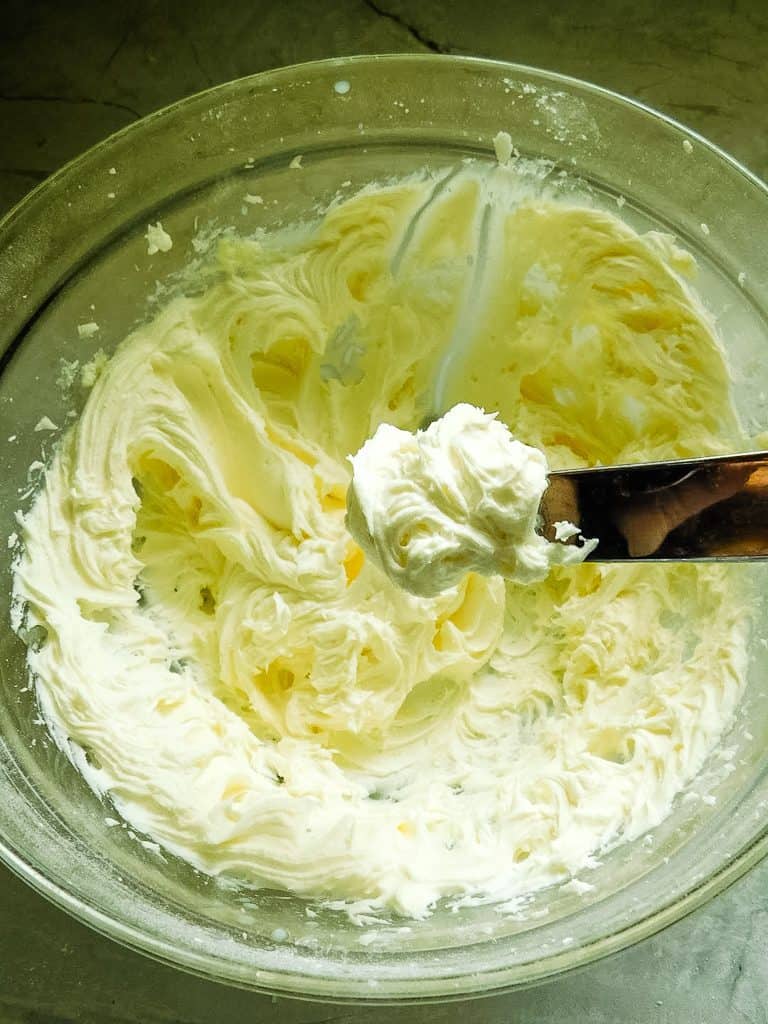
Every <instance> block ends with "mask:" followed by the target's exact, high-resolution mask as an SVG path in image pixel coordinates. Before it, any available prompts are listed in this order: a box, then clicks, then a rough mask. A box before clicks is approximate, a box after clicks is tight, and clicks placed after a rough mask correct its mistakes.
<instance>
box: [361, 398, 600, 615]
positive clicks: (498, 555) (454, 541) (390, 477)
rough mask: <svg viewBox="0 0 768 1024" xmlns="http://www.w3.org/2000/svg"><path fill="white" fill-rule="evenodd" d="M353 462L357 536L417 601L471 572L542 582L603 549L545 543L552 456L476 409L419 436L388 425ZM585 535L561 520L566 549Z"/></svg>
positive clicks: (451, 414)
mask: <svg viewBox="0 0 768 1024" xmlns="http://www.w3.org/2000/svg"><path fill="white" fill-rule="evenodd" d="M350 462H351V464H352V480H351V481H350V484H349V489H348V491H347V529H348V530H349V532H350V533H351V534H352V536H353V537H354V538H355V540H356V541H357V542H358V544H359V545H360V546H361V548H362V549H363V551H364V552H365V553H366V554H367V555H369V556H370V557H371V558H373V559H374V560H375V562H376V564H377V565H379V566H381V568H382V570H383V571H384V572H385V573H386V574H387V576H389V578H390V579H391V580H393V581H394V582H395V583H397V584H398V586H401V587H402V588H403V589H404V590H407V591H409V592H410V593H411V594H417V595H419V596H421V597H433V596H434V595H435V594H439V593H441V592H442V591H444V590H447V589H448V588H449V587H453V586H456V584H457V583H460V582H461V580H462V579H463V578H464V577H465V576H466V575H467V573H468V572H477V573H480V574H481V575H483V576H503V577H504V578H505V579H508V580H513V581H514V582H515V583H535V582H538V581H540V580H543V579H545V578H546V576H547V575H548V574H549V572H550V570H551V569H552V566H553V565H576V564H577V563H578V562H582V561H584V559H585V558H586V556H587V555H588V554H589V553H590V552H591V551H593V550H594V548H595V546H596V545H597V540H596V539H594V538H593V539H591V540H590V541H588V542H586V543H584V542H582V543H581V544H579V545H566V544H561V543H557V542H556V543H550V542H549V541H547V540H546V539H545V538H544V537H543V536H541V534H540V533H539V532H538V529H537V527H538V525H539V518H540V505H541V499H542V497H543V495H544V492H545V490H546V489H547V483H548V481H547V459H546V456H545V455H544V453H543V452H541V451H539V449H538V448H532V447H531V446H530V445H527V444H522V443H521V442H520V441H517V440H516V439H515V438H513V437H512V434H511V433H510V431H509V428H508V427H507V426H505V424H503V423H501V422H500V421H499V420H498V419H497V418H496V415H495V413H486V412H484V411H483V410H482V409H478V408H477V406H474V405H468V404H467V403H466V402H460V403H459V404H458V405H454V407H453V408H452V409H449V410H448V412H447V413H445V414H444V415H443V416H441V417H439V418H438V419H436V420H434V421H433V422H432V423H430V424H429V425H428V426H427V427H425V428H424V429H420V430H416V431H409V430H401V429H400V428H399V427H393V426H392V425H391V424H390V423H380V424H379V426H378V427H377V429H376V433H375V434H374V435H373V437H371V438H370V439H369V440H368V441H366V442H365V444H364V445H363V447H362V448H361V449H360V451H359V452H357V454H356V455H353V456H351V457H350ZM578 533H579V531H578V529H576V528H575V527H574V525H573V524H572V523H567V522H560V523H558V524H557V534H556V541H559V539H560V538H561V537H563V538H567V536H568V535H570V536H573V535H576V534H578Z"/></svg>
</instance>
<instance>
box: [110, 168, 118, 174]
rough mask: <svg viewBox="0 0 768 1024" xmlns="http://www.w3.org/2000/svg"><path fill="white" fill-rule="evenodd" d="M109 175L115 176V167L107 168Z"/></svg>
mask: <svg viewBox="0 0 768 1024" xmlns="http://www.w3.org/2000/svg"><path fill="white" fill-rule="evenodd" d="M109 173H110V174H117V168H116V167H110V168H109Z"/></svg>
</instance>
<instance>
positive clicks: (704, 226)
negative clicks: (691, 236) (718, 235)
mask: <svg viewBox="0 0 768 1024" xmlns="http://www.w3.org/2000/svg"><path fill="white" fill-rule="evenodd" d="M699 226H700V227H701V233H702V235H706V236H707V237H709V224H705V223H704V221H702V222H701V224H700V225H699Z"/></svg>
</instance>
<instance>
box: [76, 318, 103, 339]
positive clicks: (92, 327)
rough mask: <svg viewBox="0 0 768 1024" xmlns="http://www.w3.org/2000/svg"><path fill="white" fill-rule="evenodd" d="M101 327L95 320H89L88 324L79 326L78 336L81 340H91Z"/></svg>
mask: <svg viewBox="0 0 768 1024" xmlns="http://www.w3.org/2000/svg"><path fill="white" fill-rule="evenodd" d="M98 331H99V325H98V324H97V323H96V321H95V320H89V321H88V323H87V324H78V325H77V334H78V337H80V338H91V337H93V335H94V334H98Z"/></svg>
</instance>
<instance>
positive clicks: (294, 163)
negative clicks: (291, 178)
mask: <svg viewBox="0 0 768 1024" xmlns="http://www.w3.org/2000/svg"><path fill="white" fill-rule="evenodd" d="M303 159H304V158H303V155H302V154H301V153H299V154H298V156H295V157H294V158H293V160H291V162H290V163H289V164H288V166H289V167H290V168H292V169H293V170H294V171H299V170H301V161H302V160H303Z"/></svg>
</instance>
